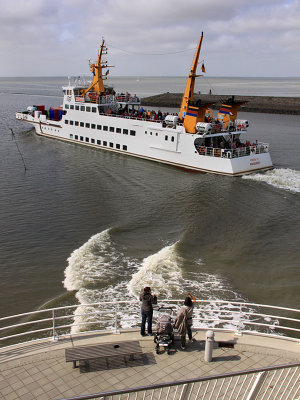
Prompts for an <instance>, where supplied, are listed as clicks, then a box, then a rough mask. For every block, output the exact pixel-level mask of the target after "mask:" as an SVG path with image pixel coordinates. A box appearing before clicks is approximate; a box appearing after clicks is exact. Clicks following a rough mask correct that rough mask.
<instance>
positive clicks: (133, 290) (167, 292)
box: [128, 242, 183, 297]
mask: <svg viewBox="0 0 300 400" xmlns="http://www.w3.org/2000/svg"><path fill="white" fill-rule="evenodd" d="M176 245H177V242H176V243H175V244H173V245H170V246H166V247H164V248H163V249H161V250H159V251H158V252H157V253H155V254H152V255H150V256H149V257H147V258H144V260H143V263H142V267H141V268H140V269H139V271H138V272H136V273H135V274H134V275H133V276H132V279H131V281H130V282H129V284H128V290H129V293H130V294H132V295H133V296H138V295H139V294H140V293H141V291H142V289H143V288H144V287H145V286H150V287H152V288H153V292H155V294H157V295H163V296H166V297H171V296H172V291H173V290H174V289H175V288H178V285H180V283H181V281H182V279H183V278H182V272H181V269H180V267H179V264H180V262H181V261H182V259H181V257H179V256H178V254H177V252H176ZM172 289H173V290H172Z"/></svg>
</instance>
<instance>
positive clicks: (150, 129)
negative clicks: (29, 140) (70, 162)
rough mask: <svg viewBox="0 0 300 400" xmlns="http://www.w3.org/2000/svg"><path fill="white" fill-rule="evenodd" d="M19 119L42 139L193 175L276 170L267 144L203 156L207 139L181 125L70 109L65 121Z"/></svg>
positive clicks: (214, 151) (42, 118) (216, 151)
mask: <svg viewBox="0 0 300 400" xmlns="http://www.w3.org/2000/svg"><path fill="white" fill-rule="evenodd" d="M16 118H17V119H18V120H23V121H26V122H28V123H30V124H32V125H33V126H34V127H35V130H36V133H37V134H38V135H41V136H45V137H50V138H54V139H59V140H64V141H67V142H72V143H76V144H81V145H85V146H91V147H94V148H98V149H104V150H108V151H114V152H117V153H122V154H126V155H130V156H134V157H139V158H143V159H147V160H151V161H156V162H160V163H165V164H169V165H173V166H176V167H180V168H184V169H188V170H194V171H199V172H210V173H215V174H222V175H231V176H237V175H242V174H247V173H252V172H256V171H262V170H267V169H270V168H272V167H273V166H272V161H271V157H270V154H269V152H268V149H267V150H266V147H264V145H263V144H259V145H258V146H256V147H251V148H248V149H240V150H238V149H236V150H225V149H211V151H208V150H209V149H205V153H204V154H199V152H198V151H197V150H196V148H195V145H194V142H195V139H197V138H203V137H202V136H201V135H198V134H191V133H186V132H185V129H184V127H183V126H180V125H177V126H176V127H173V128H172V127H163V125H162V123H161V122H151V121H148V120H139V119H134V118H124V117H118V116H109V115H99V114H97V113H91V112H88V113H87V112H81V111H77V110H68V112H67V114H66V115H64V116H63V117H62V119H61V120H60V121H52V120H48V119H46V117H45V116H44V115H40V116H32V115H30V114H26V113H17V114H16ZM71 124H72V125H71ZM75 124H76V125H77V126H75ZM80 125H83V126H80ZM99 127H101V129H99ZM106 127H107V128H106ZM104 129H107V130H104ZM124 132H125V133H124Z"/></svg>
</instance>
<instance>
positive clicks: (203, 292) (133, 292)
mask: <svg viewBox="0 0 300 400" xmlns="http://www.w3.org/2000/svg"><path fill="white" fill-rule="evenodd" d="M177 247H178V243H177V242H176V243H174V244H172V245H169V246H166V247H164V248H162V249H160V250H159V251H158V252H156V253H154V254H151V255H150V256H148V257H146V258H144V259H143V261H142V263H141V266H140V267H139V269H138V263H137V260H134V259H128V258H127V257H126V256H125V255H124V254H123V253H122V252H121V251H120V250H119V249H118V247H117V245H116V243H114V241H113V240H112V238H111V236H110V232H109V229H108V230H105V231H103V232H101V233H99V234H97V235H94V236H92V237H91V238H90V239H89V240H88V241H87V242H86V243H85V244H83V245H82V246H81V247H79V248H78V249H77V250H74V252H73V253H72V254H71V256H70V257H69V259H68V266H67V268H66V270H65V280H64V286H65V288H66V289H67V290H76V291H77V292H76V298H77V299H78V301H79V305H78V307H77V309H76V310H75V312H74V325H73V327H72V330H71V332H72V333H76V332H79V331H80V330H85V329H87V328H90V329H97V328H99V327H100V326H101V328H102V329H103V328H106V329H113V328H114V326H113V325H112V324H113V322H112V321H114V318H115V315H116V314H115V312H117V316H118V317H117V318H118V323H119V324H120V325H121V327H122V328H130V327H134V326H137V325H138V323H139V320H140V315H139V314H140V301H139V295H140V293H141V291H142V289H143V288H144V287H145V286H150V287H152V290H153V293H155V294H157V296H158V302H159V304H160V302H161V300H162V299H166V298H168V299H182V300H183V299H184V297H185V293H187V292H189V293H192V294H193V295H194V296H195V297H196V298H198V299H200V298H202V299H205V298H206V299H210V300H213V299H218V298H223V299H227V300H239V298H238V295H237V294H236V293H235V292H234V291H232V288H231V287H230V285H228V284H227V282H226V281H224V280H223V279H222V278H221V277H219V276H217V275H213V274H208V273H206V272H202V271H201V269H202V267H203V263H202V261H201V260H198V261H196V262H195V263H196V265H197V267H196V271H195V270H194V271H193V272H192V271H186V270H185V269H184V259H183V258H182V257H181V256H180V255H179V253H178V249H177ZM198 268H199V270H198ZM137 269H138V270H137ZM128 300H131V301H132V302H131V303H127V304H122V305H119V306H116V305H115V303H113V302H114V301H128ZM99 302H106V303H105V304H103V305H100V306H93V305H92V303H99ZM115 307H118V309H117V311H116V308H115Z"/></svg>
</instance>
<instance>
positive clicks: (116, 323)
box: [114, 304, 120, 335]
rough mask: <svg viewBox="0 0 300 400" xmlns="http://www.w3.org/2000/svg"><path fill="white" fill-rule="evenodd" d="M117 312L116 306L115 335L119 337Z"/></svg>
mask: <svg viewBox="0 0 300 400" xmlns="http://www.w3.org/2000/svg"><path fill="white" fill-rule="evenodd" d="M118 310H119V305H118V304H116V306H115V332H114V333H115V334H116V335H119V334H120V330H119V329H118Z"/></svg>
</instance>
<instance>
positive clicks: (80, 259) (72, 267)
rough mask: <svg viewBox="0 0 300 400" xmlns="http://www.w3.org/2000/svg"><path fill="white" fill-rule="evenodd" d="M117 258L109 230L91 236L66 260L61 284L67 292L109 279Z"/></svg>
mask: <svg viewBox="0 0 300 400" xmlns="http://www.w3.org/2000/svg"><path fill="white" fill-rule="evenodd" d="M118 257H119V254H118V252H117V251H116V249H115V248H114V245H113V244H112V242H111V238H110V235H109V229H107V230H105V231H103V232H100V233H98V234H96V235H94V236H92V237H91V238H90V239H89V240H88V241H87V242H86V243H84V244H83V245H82V246H81V247H79V248H78V249H76V250H74V251H73V253H72V254H71V256H70V257H69V258H68V266H67V268H66V269H65V280H64V282H63V284H64V286H65V288H66V289H67V290H80V289H82V288H86V287H88V286H89V285H94V284H97V281H101V282H103V281H105V280H107V279H110V277H111V276H112V275H113V274H114V269H115V267H116V265H115V264H116V263H115V262H116V261H117V259H118Z"/></svg>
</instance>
